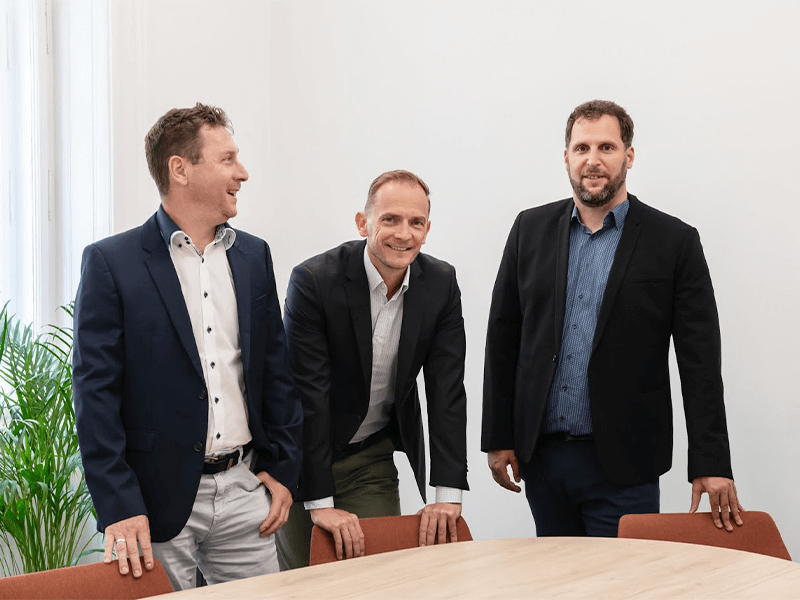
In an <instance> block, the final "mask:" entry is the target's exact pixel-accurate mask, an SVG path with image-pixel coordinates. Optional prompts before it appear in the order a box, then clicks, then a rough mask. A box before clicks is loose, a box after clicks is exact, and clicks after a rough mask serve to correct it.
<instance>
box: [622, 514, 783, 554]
mask: <svg viewBox="0 0 800 600" xmlns="http://www.w3.org/2000/svg"><path fill="white" fill-rule="evenodd" d="M742 521H744V524H743V525H741V526H737V525H735V524H734V526H733V531H727V530H725V529H717V527H716V526H715V525H714V521H713V520H712V519H711V513H671V514H670V513H665V514H648V515H625V516H624V517H622V519H620V521H619V537H621V538H637V539H642V540H665V541H670V542H686V543H688V544H700V545H702V546H717V547H720V548H732V549H733V550H745V551H747V552H755V553H757V554H766V555H767V556H774V557H775V558H784V559H786V560H792V557H791V556H789V551H788V550H787V549H786V545H785V544H784V543H783V539H782V538H781V534H780V532H779V531H778V527H777V526H776V525H775V521H773V520H772V517H770V516H769V515H768V514H767V513H765V512H759V511H754V510H753V511H747V512H743V513H742Z"/></svg>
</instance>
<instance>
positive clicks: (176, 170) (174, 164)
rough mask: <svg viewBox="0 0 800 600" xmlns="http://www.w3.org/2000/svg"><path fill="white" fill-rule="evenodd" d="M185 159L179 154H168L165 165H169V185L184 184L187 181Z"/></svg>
mask: <svg viewBox="0 0 800 600" xmlns="http://www.w3.org/2000/svg"><path fill="white" fill-rule="evenodd" d="M187 162H188V161H187V160H186V159H185V158H183V157H181V156H177V155H175V156H170V157H169V162H168V163H167V166H168V167H169V180H170V186H171V185H172V184H173V183H175V184H177V185H181V186H184V187H185V186H186V185H187V184H188V183H189V175H188V173H187V172H186V170H187V169H186V167H187Z"/></svg>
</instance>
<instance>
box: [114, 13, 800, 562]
mask: <svg viewBox="0 0 800 600" xmlns="http://www.w3.org/2000/svg"><path fill="white" fill-rule="evenodd" d="M113 12H114V14H112V20H113V24H114V37H113V43H114V59H113V60H114V62H113V92H114V135H115V138H114V139H115V142H114V143H115V149H114V161H115V171H114V184H115V198H114V211H115V220H114V223H115V229H116V230H118V231H120V230H123V229H127V228H129V227H132V226H135V225H137V224H139V223H141V222H142V221H144V219H145V218H146V217H147V216H148V215H149V214H151V213H152V212H153V211H154V209H155V208H156V206H157V202H158V198H157V194H156V191H155V187H154V185H153V184H152V182H151V181H150V180H149V177H148V175H147V170H146V167H145V162H144V156H143V137H144V134H145V133H146V131H147V129H148V128H149V127H150V126H151V125H152V123H154V122H155V120H156V118H157V117H158V116H160V115H161V114H163V113H164V112H166V110H168V109H169V108H171V107H173V106H186V105H190V104H193V103H194V102H195V101H198V100H201V101H203V102H207V103H214V104H218V105H220V106H222V107H223V108H225V110H226V111H228V113H229V115H230V116H231V118H232V120H233V123H234V126H235V127H236V130H237V134H236V140H237V143H238V144H239V146H240V148H241V157H242V160H243V162H244V164H245V165H246V166H247V168H248V169H249V171H250V175H251V179H250V181H249V182H247V183H246V184H245V186H244V188H243V191H242V193H241V194H240V195H239V198H240V203H239V206H240V216H239V217H237V219H236V220H235V225H237V226H238V227H241V228H244V229H247V230H250V231H251V232H253V233H256V234H258V235H261V236H263V237H265V238H266V239H267V240H268V241H269V242H270V244H271V246H272V248H273V253H274V257H275V269H276V274H277V277H278V286H279V293H280V294H281V297H283V294H284V293H285V289H286V283H287V280H288V276H289V273H290V270H291V268H292V267H293V266H294V265H295V264H297V263H299V262H300V261H302V260H304V259H305V258H307V257H309V256H311V255H313V254H316V253H319V252H322V251H324V250H326V249H327V248H329V247H331V246H334V245H336V244H338V243H339V242H341V241H344V240H346V239H352V238H354V237H356V235H357V234H356V231H355V227H354V225H353V216H354V214H355V212H356V211H357V210H358V209H359V208H360V207H361V206H362V205H363V201H364V197H365V194H366V190H367V187H368V186H369V183H370V182H371V181H372V179H373V178H374V177H375V176H376V175H378V174H379V173H381V172H382V171H385V170H388V169H393V168H406V169H410V170H412V171H415V172H416V173H418V174H419V175H421V176H422V177H423V178H424V179H425V180H426V181H427V182H428V184H429V185H430V187H431V189H432V196H431V199H432V203H433V208H432V214H431V221H432V223H433V225H432V228H431V234H430V236H429V239H428V244H427V246H426V248H425V250H426V251H427V252H429V253H431V254H433V255H435V256H438V257H440V258H442V259H445V260H447V261H449V262H451V263H452V264H454V265H455V266H456V268H457V269H458V276H459V282H460V285H461V288H462V294H463V305H464V316H465V321H466V328H467V344H468V347H467V378H466V382H465V383H466V387H467V393H468V396H469V404H470V406H469V434H468V436H469V437H468V439H469V464H470V485H471V487H472V491H471V492H470V493H469V494H467V495H466V498H465V505H464V515H465V517H466V518H467V520H468V522H469V523H470V526H471V528H472V530H473V533H474V535H475V537H476V538H479V539H486V538H491V537H514V536H525V535H533V534H534V532H535V528H534V525H533V522H532V519H531V517H530V513H529V511H528V507H527V504H526V502H525V499H524V497H523V496H522V495H513V494H511V493H509V492H506V491H504V490H501V489H500V488H499V487H498V486H497V485H496V484H494V482H493V481H492V479H491V477H490V475H489V472H488V469H487V467H486V460H485V456H484V455H483V454H482V453H481V452H480V451H479V438H480V416H481V408H480V407H481V385H482V370H483V347H484V340H485V327H486V317H487V312H488V307H489V302H490V296H491V290H492V285H493V282H494V277H495V273H496V269H497V266H498V263H499V260H500V255H501V252H502V248H503V245H504V243H505V238H506V235H507V233H508V230H509V228H510V226H511V223H512V221H513V219H514V216H515V215H516V214H517V212H519V211H520V210H521V209H523V208H526V207H529V206H533V205H538V204H543V203H545V202H549V201H552V200H555V199H558V198H563V197H566V196H568V195H570V193H571V192H570V188H569V184H568V181H567V178H566V174H565V172H564V168H563V128H564V123H565V121H566V117H567V115H568V114H569V112H570V111H571V109H572V108H573V107H574V106H576V105H577V104H579V103H580V102H583V101H585V100H588V99H591V98H604V99H611V100H615V101H617V102H618V103H620V104H622V105H623V106H625V107H626V108H627V109H628V111H629V112H630V113H631V115H632V116H633V119H634V121H635V123H636V136H635V138H634V146H635V147H636V163H635V167H634V169H633V170H632V171H631V172H630V174H629V177H628V182H629V183H628V189H629V190H630V191H631V192H632V193H634V194H637V195H638V196H639V197H640V198H641V199H642V200H644V201H645V202H647V203H649V204H651V205H653V206H656V207H658V208H660V209H662V210H664V211H666V212H669V213H672V214H674V215H676V216H679V217H680V218H682V219H684V220H685V221H687V222H689V223H691V224H693V225H695V226H696V227H698V229H699V230H700V233H701V236H702V239H703V243H704V246H705V251H706V255H707V259H708V262H709V264H710V267H711V273H712V277H713V279H714V283H715V288H716V291H717V301H718V303H719V310H720V317H721V326H722V335H723V361H724V373H723V375H724V378H725V383H726V391H727V394H726V401H727V408H728V418H729V429H730V434H731V446H732V453H733V461H734V474H735V477H736V481H737V486H738V488H739V492H740V495H741V500H742V503H743V504H744V506H745V507H746V508H750V509H753V510H755V509H758V510H766V511H768V512H770V513H771V514H772V515H773V516H774V518H775V519H776V521H777V523H778V525H779V527H780V529H781V531H782V533H783V535H784V539H785V541H786V542H787V545H788V547H789V551H790V553H792V555H793V556H794V557H795V558H797V559H800V521H798V519H797V518H796V514H795V506H796V504H797V498H798V489H799V486H798V483H797V468H796V466H795V464H796V461H797V459H798V457H800V441H798V435H797V432H798V431H799V430H800V400H799V399H798V392H797V387H796V385H795V374H796V371H797V369H798V359H797V354H796V351H797V347H798V345H797V339H798V336H800V311H798V310H797V306H798V304H799V303H800V282H798V272H799V271H800V269H799V268H798V267H800V258H798V256H800V254H799V253H797V252H796V250H795V246H796V244H794V243H793V241H792V240H793V237H794V236H793V235H792V233H793V232H792V228H793V227H792V226H793V223H792V217H793V216H794V215H793V209H794V208H795V207H796V206H797V204H798V200H800V192H798V189H800V188H799V187H798V185H797V183H796V181H794V177H795V175H796V173H797V171H798V168H797V164H796V158H797V153H796V151H794V150H795V146H796V144H797V137H798V134H800V111H798V110H797V107H798V106H800V69H798V64H800V45H799V44H797V32H796V25H797V23H798V22H800V3H797V2H776V1H763V2H759V3H756V2H730V1H729V2H725V3H721V2H719V3H718V2H707V3H697V2H691V3H689V2H671V3H657V4H656V3H653V4H650V3H640V2H633V1H625V2H622V1H617V2H605V3H601V4H598V3H594V2H593V3H588V2H572V3H569V4H567V3H563V2H463V1H460V2H455V1H445V0H442V1H438V2H428V3H422V2H366V1H365V2H257V1H245V0H227V1H225V2H223V1H215V0H204V1H202V2H185V1H178V0H163V1H150V2H144V1H142V0H131V1H128V2H117V3H115V4H114V11H113ZM674 370H675V369H674V363H673V371H674ZM673 379H674V381H673V383H674V389H675V394H674V397H675V406H676V429H677V433H676V448H675V460H674V463H675V466H674V468H673V470H672V471H671V472H670V473H669V474H667V475H666V476H664V477H663V478H662V510H663V511H667V512H677V511H684V510H687V509H688V507H689V501H690V486H689V484H688V483H687V482H686V440H685V432H684V431H683V422H682V418H683V417H682V409H681V402H680V394H679V385H678V380H677V375H676V373H673ZM398 463H399V464H400V466H401V482H402V483H401V487H402V502H403V510H404V512H412V511H416V510H417V509H418V508H419V507H420V506H421V501H420V500H419V498H418V494H416V492H415V490H414V486H413V481H412V478H411V476H410V469H409V468H408V466H407V462H406V461H405V459H404V458H403V459H401V460H398ZM705 510H708V508H707V504H705Z"/></svg>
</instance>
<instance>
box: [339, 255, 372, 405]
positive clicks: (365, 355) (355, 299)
mask: <svg viewBox="0 0 800 600" xmlns="http://www.w3.org/2000/svg"><path fill="white" fill-rule="evenodd" d="M364 245H365V244H358V245H357V246H356V247H355V249H354V251H353V253H352V254H351V255H350V261H349V263H348V265H347V271H346V272H345V275H346V277H347V281H346V282H345V284H344V289H345V293H346V294H347V305H348V307H349V308H350V319H351V320H352V322H353V330H354V333H355V336H356V343H357V344H358V354H359V357H360V358H361V370H362V372H363V374H364V386H365V388H366V389H367V390H369V389H370V385H371V382H372V316H371V314H372V313H371V310H372V309H371V307H370V302H369V283H368V281H367V272H366V271H365V270H364Z"/></svg>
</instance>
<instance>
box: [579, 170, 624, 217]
mask: <svg viewBox="0 0 800 600" xmlns="http://www.w3.org/2000/svg"><path fill="white" fill-rule="evenodd" d="M627 174H628V167H627V165H626V164H624V163H623V165H622V168H620V170H619V173H617V176H616V177H613V178H611V179H609V182H608V183H607V184H605V185H604V186H603V187H602V188H601V189H600V190H598V191H597V192H590V191H589V190H588V189H586V186H585V185H583V183H582V182H581V180H580V179H579V180H577V181H576V180H575V179H573V178H572V175H570V176H569V182H570V184H571V185H572V190H573V191H574V192H575V196H576V197H577V198H578V199H579V200H580V201H581V202H582V203H583V204H585V205H586V206H589V207H591V208H599V207H601V206H605V205H606V204H608V203H609V202H611V200H612V199H613V198H614V196H616V195H617V192H618V191H619V189H620V188H621V187H622V184H624V183H625V177H626V175H627ZM587 175H604V173H602V172H600V171H596V170H595V171H587V172H586V173H583V176H587Z"/></svg>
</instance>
